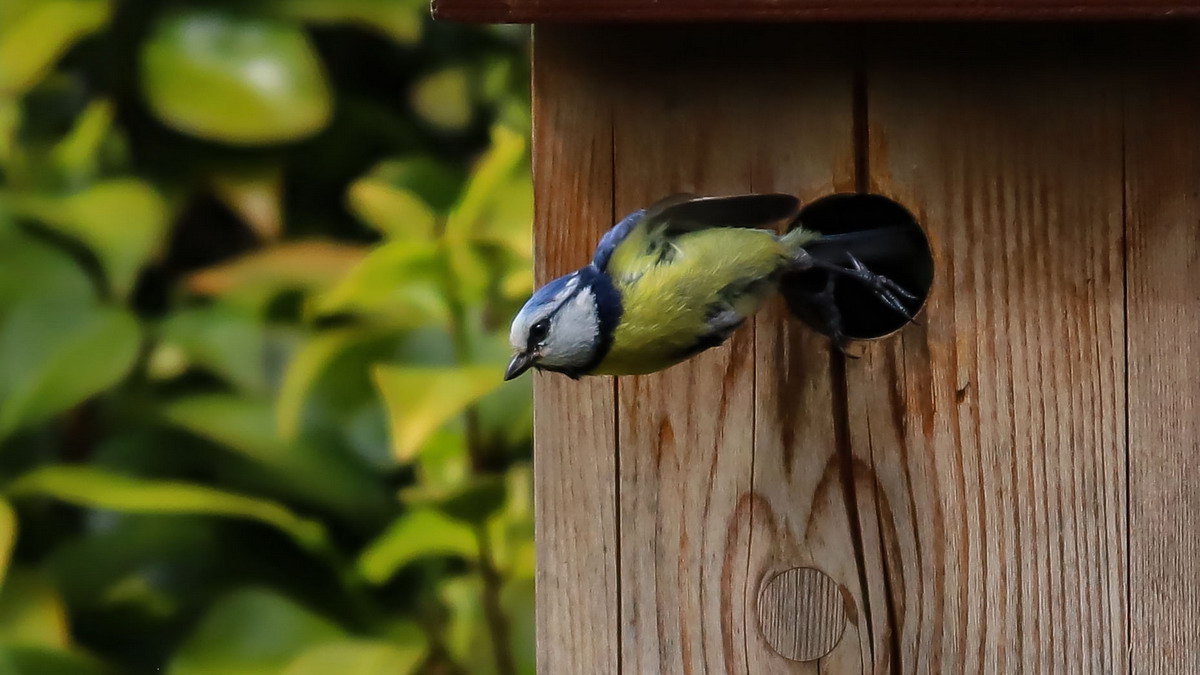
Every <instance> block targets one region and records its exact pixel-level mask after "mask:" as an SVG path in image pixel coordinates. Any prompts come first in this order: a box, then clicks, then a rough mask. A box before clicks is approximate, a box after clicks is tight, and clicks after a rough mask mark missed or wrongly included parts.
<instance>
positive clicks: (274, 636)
mask: <svg viewBox="0 0 1200 675" xmlns="http://www.w3.org/2000/svg"><path fill="white" fill-rule="evenodd" d="M344 636H345V633H344V631H343V630H342V629H341V628H339V627H338V626H336V625H334V624H333V623H330V622H329V621H328V620H326V619H325V618H323V617H321V616H319V615H318V614H316V613H315V612H313V611H311V610H309V609H307V608H305V607H302V606H300V605H299V604H297V603H295V602H294V601H292V600H290V599H288V598H285V597H283V596H281V595H278V594H276V593H273V592H271V591H266V590H257V589H248V590H241V591H237V592H235V593H232V594H230V595H228V596H226V597H224V598H223V599H221V600H219V601H218V602H217V603H216V604H215V605H214V606H213V607H212V609H210V610H209V612H208V614H207V615H206V616H205V617H204V619H203V620H202V621H201V622H200V625H199V626H198V627H197V628H196V630H195V631H194V632H193V633H192V634H191V636H189V637H188V638H187V639H186V640H185V641H184V643H183V644H182V645H181V646H180V647H179V650H178V651H177V652H176V654H175V657H174V658H173V659H172V661H171V665H170V667H169V668H168V669H167V672H168V673H169V675H278V674H279V673H281V672H283V671H284V669H285V668H286V667H287V665H288V664H289V663H290V662H291V661H292V660H293V659H295V658H296V657H297V656H298V655H300V654H301V653H303V652H304V651H305V650H308V649H315V648H316V647H317V646H319V645H322V644H328V643H337V642H339V641H341V640H342V639H344ZM331 672H341V671H340V670H338V671H331Z"/></svg>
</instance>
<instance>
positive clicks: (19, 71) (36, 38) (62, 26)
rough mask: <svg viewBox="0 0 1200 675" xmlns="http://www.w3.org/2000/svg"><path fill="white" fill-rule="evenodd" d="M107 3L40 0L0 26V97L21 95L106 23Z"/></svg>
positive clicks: (107, 15)
mask: <svg viewBox="0 0 1200 675" xmlns="http://www.w3.org/2000/svg"><path fill="white" fill-rule="evenodd" d="M111 11H112V6H111V4H110V3H109V2H108V0H43V1H42V2H35V3H30V4H29V5H28V7H27V8H26V9H25V11H23V12H19V13H18V14H17V15H16V16H13V17H9V20H7V21H5V22H3V23H0V97H2V96H4V95H18V94H22V93H24V92H25V91H27V90H28V89H30V88H31V87H33V85H35V84H37V83H38V81H40V80H41V79H42V77H43V76H44V75H45V74H46V73H47V72H48V71H49V70H50V68H51V67H52V66H53V65H54V63H55V62H56V61H58V59H59V57H60V56H62V55H63V54H65V53H66V51H67V50H68V49H70V47H71V45H73V44H75V42H77V41H78V40H79V39H80V38H82V37H84V36H86V35H88V34H90V33H92V32H94V31H96V30H98V29H99V28H100V27H102V26H104V25H105V24H106V23H108V19H109V14H110V13H111Z"/></svg>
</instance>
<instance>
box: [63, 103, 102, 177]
mask: <svg viewBox="0 0 1200 675" xmlns="http://www.w3.org/2000/svg"><path fill="white" fill-rule="evenodd" d="M115 112H116V111H115V108H114V107H113V104H112V101H109V100H107V99H101V100H97V101H92V102H91V103H89V104H88V106H87V107H86V108H84V109H83V112H82V113H80V114H79V118H78V119H77V120H75V126H74V127H72V128H71V131H70V133H68V134H67V136H66V138H64V139H63V140H61V141H59V143H58V144H57V145H55V146H54V151H53V153H54V163H55V164H56V165H57V166H58V168H59V169H60V170H61V171H62V172H63V173H64V174H65V175H67V176H68V177H70V178H72V179H75V180H87V179H89V178H91V177H93V176H94V175H95V173H96V165H97V163H98V162H99V158H100V149H101V147H102V146H103V145H104V141H105V139H106V138H107V137H108V134H109V132H110V130H111V128H112V123H113V115H114V114H115Z"/></svg>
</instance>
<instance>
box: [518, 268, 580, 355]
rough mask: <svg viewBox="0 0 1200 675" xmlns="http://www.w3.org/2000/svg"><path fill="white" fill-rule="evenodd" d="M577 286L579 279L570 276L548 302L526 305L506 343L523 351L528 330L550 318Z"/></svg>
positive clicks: (527, 339)
mask: <svg viewBox="0 0 1200 675" xmlns="http://www.w3.org/2000/svg"><path fill="white" fill-rule="evenodd" d="M577 286H579V277H578V276H575V275H572V276H571V278H569V279H567V282H566V283H565V284H564V285H563V287H562V289H561V290H559V292H557V293H555V294H554V297H552V298H550V299H549V300H547V301H545V302H542V303H539V304H537V305H535V306H533V307H530V306H529V305H526V306H525V307H523V308H522V309H521V311H520V313H518V314H517V316H516V318H515V319H513V323H512V328H511V329H509V332H508V343H509V344H510V345H512V348H513V349H514V350H517V351H524V350H525V347H526V345H528V344H529V328H530V327H531V326H533V324H535V323H537V322H538V321H541V320H542V319H544V318H546V317H548V316H550V315H551V314H553V313H554V311H555V310H557V309H558V307H559V306H560V305H562V304H563V302H564V301H566V299H567V298H569V297H571V294H572V293H574V292H575V288H576V287H577Z"/></svg>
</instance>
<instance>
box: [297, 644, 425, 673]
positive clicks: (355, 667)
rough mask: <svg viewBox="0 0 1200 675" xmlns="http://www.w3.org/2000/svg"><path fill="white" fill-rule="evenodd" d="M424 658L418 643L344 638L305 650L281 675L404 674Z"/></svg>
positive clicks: (410, 671) (423, 650)
mask: <svg viewBox="0 0 1200 675" xmlns="http://www.w3.org/2000/svg"><path fill="white" fill-rule="evenodd" d="M424 659H425V649H424V648H423V647H422V646H419V645H418V646H404V647H401V646H398V645H394V644H391V643H388V642H378V641H374V642H373V641H368V640H346V641H344V642H333V643H329V644H324V645H318V646H316V647H313V648H311V649H308V650H306V651H305V652H304V653H302V654H301V655H300V656H298V657H296V659H295V660H293V661H292V662H291V664H289V665H288V667H287V668H286V669H285V670H284V671H283V675H331V674H332V673H337V674H338V675H406V674H407V673H412V672H413V671H415V670H416V668H417V666H419V665H421V663H422V662H423V661H424Z"/></svg>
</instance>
